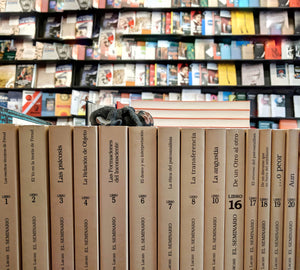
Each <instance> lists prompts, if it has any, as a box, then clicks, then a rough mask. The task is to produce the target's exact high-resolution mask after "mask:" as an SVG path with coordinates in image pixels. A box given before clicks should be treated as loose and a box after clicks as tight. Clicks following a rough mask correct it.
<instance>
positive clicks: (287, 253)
mask: <svg viewBox="0 0 300 270" xmlns="http://www.w3.org/2000/svg"><path fill="white" fill-rule="evenodd" d="M298 146H299V131H298V130H295V129H294V130H288V131H287V139H286V172H285V191H284V229H283V268H282V269H284V270H285V269H295V259H296V257H295V248H296V221H297V209H296V206H297V190H298V185H297V184H298Z"/></svg>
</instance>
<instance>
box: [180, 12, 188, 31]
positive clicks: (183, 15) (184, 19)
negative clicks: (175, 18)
mask: <svg viewBox="0 0 300 270" xmlns="http://www.w3.org/2000/svg"><path fill="white" fill-rule="evenodd" d="M180 27H181V29H182V32H183V34H184V35H190V34H191V14H190V12H184V11H181V12H180Z"/></svg>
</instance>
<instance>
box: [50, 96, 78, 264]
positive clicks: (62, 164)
mask: <svg viewBox="0 0 300 270" xmlns="http://www.w3.org/2000/svg"><path fill="white" fill-rule="evenodd" d="M53 95H54V94H53ZM72 150H73V147H72V127H70V126H59V127H57V126H50V127H49V177H50V180H49V182H50V188H49V190H50V207H51V208H50V209H51V218H50V220H51V250H52V253H51V255H52V256H51V261H52V267H55V268H63V267H66V268H68V267H71V268H73V267H74V229H73V224H74V223H73V220H74V217H73V166H72V162H73V152H72ZM76 237H77V236H76Z"/></svg>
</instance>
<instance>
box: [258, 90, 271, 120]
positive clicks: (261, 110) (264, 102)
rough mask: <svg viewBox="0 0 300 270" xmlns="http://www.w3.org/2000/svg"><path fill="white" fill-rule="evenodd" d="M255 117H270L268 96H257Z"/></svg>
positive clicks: (269, 99) (269, 98)
mask: <svg viewBox="0 0 300 270" xmlns="http://www.w3.org/2000/svg"><path fill="white" fill-rule="evenodd" d="M257 116H258V117H271V97H270V95H269V94H258V95H257Z"/></svg>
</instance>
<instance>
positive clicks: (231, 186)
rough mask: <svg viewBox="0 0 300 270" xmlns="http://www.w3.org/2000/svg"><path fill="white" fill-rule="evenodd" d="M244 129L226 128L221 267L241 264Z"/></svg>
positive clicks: (241, 266) (243, 205) (242, 247)
mask: <svg viewBox="0 0 300 270" xmlns="http://www.w3.org/2000/svg"><path fill="white" fill-rule="evenodd" d="M244 164H245V131H244V130H241V129H240V130H237V129H230V130H227V131H226V179H225V183H226V184H225V198H226V199H225V207H226V209H225V244H224V245H225V247H224V250H225V255H224V256H225V261H224V265H225V269H232V268H234V267H235V266H236V267H237V268H240V269H242V268H243V250H244V239H243V232H244V207H245V204H244V183H245V181H244V180H245V172H244Z"/></svg>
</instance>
